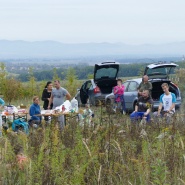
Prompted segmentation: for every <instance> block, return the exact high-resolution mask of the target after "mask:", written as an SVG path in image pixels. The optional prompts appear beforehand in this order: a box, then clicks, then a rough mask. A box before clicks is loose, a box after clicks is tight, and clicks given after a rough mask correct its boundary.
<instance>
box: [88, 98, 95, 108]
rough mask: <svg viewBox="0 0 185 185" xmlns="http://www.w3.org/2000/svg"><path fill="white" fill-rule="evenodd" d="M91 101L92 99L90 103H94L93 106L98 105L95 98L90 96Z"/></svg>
mask: <svg viewBox="0 0 185 185" xmlns="http://www.w3.org/2000/svg"><path fill="white" fill-rule="evenodd" d="M89 101H90V104H91V105H92V106H95V105H96V103H95V99H94V98H91V97H90V98H89Z"/></svg>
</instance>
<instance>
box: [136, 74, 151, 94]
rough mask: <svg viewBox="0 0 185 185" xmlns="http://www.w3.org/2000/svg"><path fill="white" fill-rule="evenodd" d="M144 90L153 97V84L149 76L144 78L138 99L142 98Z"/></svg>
mask: <svg viewBox="0 0 185 185" xmlns="http://www.w3.org/2000/svg"><path fill="white" fill-rule="evenodd" d="M144 90H148V91H149V93H150V95H151V90H152V84H151V82H149V81H148V76H147V75H144V76H143V78H142V82H141V83H140V84H139V87H138V97H140V96H142V92H143V91H144Z"/></svg>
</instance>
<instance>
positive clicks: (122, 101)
mask: <svg viewBox="0 0 185 185" xmlns="http://www.w3.org/2000/svg"><path fill="white" fill-rule="evenodd" d="M118 97H120V102H121V106H122V110H124V111H125V112H126V107H125V99H124V95H118V94H115V103H116V104H119V102H116V99H117V98H118Z"/></svg>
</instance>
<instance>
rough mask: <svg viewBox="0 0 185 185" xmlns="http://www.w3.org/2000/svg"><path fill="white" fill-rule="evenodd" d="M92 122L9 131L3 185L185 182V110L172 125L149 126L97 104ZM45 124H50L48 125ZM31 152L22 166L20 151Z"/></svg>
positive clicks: (2, 145)
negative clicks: (134, 121)
mask: <svg viewBox="0 0 185 185" xmlns="http://www.w3.org/2000/svg"><path fill="white" fill-rule="evenodd" d="M93 109H94V112H95V118H94V120H93V123H92V124H90V125H89V124H88V121H87V122H86V121H85V124H84V125H83V126H80V125H79V123H78V122H77V120H76V118H73V119H71V120H69V121H68V124H67V126H66V127H65V129H64V130H63V131H62V132H61V131H60V130H59V129H58V126H57V124H55V123H56V122H55V121H53V122H52V124H50V125H47V126H45V125H43V128H39V129H37V130H31V131H30V134H29V135H28V136H26V135H25V134H18V135H17V134H15V133H12V132H10V133H8V134H7V135H5V136H4V137H2V138H1V139H0V158H1V163H0V184H3V185H6V184H12V185H14V184H17V185H18V184H20V185H22V184H28V185H32V184H38V185H42V184H43V185H54V184H56V185H60V184H66V185H68V184H71V185H72V184H74V185H78V184H79V185H80V184H92V185H94V184H99V185H104V184H113V185H116V184H130V185H132V184H133V185H137V184H138V185H139V184H142V185H145V184H146V185H150V184H151V185H152V184H155V185H156V184H160V185H161V184H179V185H180V184H184V183H185V170H184V168H185V152H184V151H185V144H184V143H185V135H184V133H185V123H184V115H182V114H183V112H181V113H177V114H176V115H177V116H175V117H174V118H173V121H172V123H171V124H170V125H167V124H166V123H165V121H163V120H161V121H160V123H159V124H156V123H151V124H150V125H147V126H146V127H145V128H143V127H139V126H138V125H137V124H131V123H130V120H129V117H128V116H124V115H121V114H120V115H119V114H114V115H110V114H107V113H106V112H105V110H104V108H102V107H96V108H93ZM43 124H44V123H43ZM20 153H23V155H25V156H27V160H26V162H23V163H22V165H20V164H18V163H17V158H16V155H17V154H20Z"/></svg>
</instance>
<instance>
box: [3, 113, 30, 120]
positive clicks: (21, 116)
mask: <svg viewBox="0 0 185 185" xmlns="http://www.w3.org/2000/svg"><path fill="white" fill-rule="evenodd" d="M8 116H13V121H14V120H16V119H19V118H25V121H28V112H24V113H22V112H21V113H13V114H7V115H2V119H3V121H4V122H5V123H6V121H7V117H8Z"/></svg>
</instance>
